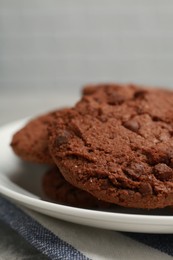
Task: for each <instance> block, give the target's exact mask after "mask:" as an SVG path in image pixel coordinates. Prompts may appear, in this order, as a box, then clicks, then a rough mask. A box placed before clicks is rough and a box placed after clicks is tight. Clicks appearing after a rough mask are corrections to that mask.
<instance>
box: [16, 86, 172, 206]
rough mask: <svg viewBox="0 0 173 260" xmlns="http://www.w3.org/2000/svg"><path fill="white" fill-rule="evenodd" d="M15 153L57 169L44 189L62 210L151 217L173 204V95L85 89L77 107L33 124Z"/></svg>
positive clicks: (21, 135) (19, 135)
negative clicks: (138, 211)
mask: <svg viewBox="0 0 173 260" xmlns="http://www.w3.org/2000/svg"><path fill="white" fill-rule="evenodd" d="M33 132H34V136H33ZM11 145H12V148H13V150H14V152H15V153H16V154H17V155H18V156H20V157H21V158H22V159H23V160H29V161H32V162H39V163H49V164H52V165H56V167H55V166H53V169H51V170H50V171H49V172H47V173H46V174H45V176H44V179H43V188H44V191H45V193H46V194H47V196H48V197H50V198H51V199H53V200H54V201H57V202H59V203H63V204H67V205H72V206H79V207H91V208H95V207H109V206H110V205H114V204H116V205H120V206H123V207H132V208H147V209H153V208H163V207H166V206H169V205H172V204H173V92H172V91H169V90H162V89H156V88H144V87H141V86H136V85H119V84H99V85H95V86H88V87H85V88H84V89H83V96H82V98H81V100H79V102H78V103H77V104H75V106H74V107H72V108H67V109H61V110H57V111H54V112H52V113H49V114H47V115H43V116H40V117H38V118H36V119H34V120H32V121H30V122H29V123H28V124H27V125H26V126H25V127H24V128H23V129H21V130H20V131H19V132H17V133H16V134H15V135H14V136H13V139H12V143H11Z"/></svg>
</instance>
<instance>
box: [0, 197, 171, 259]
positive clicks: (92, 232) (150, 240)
mask: <svg viewBox="0 0 173 260" xmlns="http://www.w3.org/2000/svg"><path fill="white" fill-rule="evenodd" d="M0 220H1V221H3V222H5V223H6V224H7V225H9V226H10V227H11V228H12V229H14V230H15V231H17V233H18V234H19V236H21V237H23V238H24V239H25V240H26V241H28V242H29V243H30V244H31V245H32V246H33V247H35V248H36V249H37V250H38V251H39V252H40V253H42V256H43V257H41V258H39V259H66V260H71V259H77V260H78V259H79V260H85V259H96V260H97V259H98V260H100V259H115V260H116V259H133V260H135V259H138V260H140V259H141V260H143V259H145V260H149V259H152V260H154V259H156V260H161V259H165V260H167V259H173V258H172V257H173V235H172V234H164V235H163V234H142V233H122V232H115V231H110V230H103V229H98V228H91V227H87V226H81V225H77V224H73V223H69V222H65V221H62V220H58V219H54V218H51V217H48V216H45V215H42V214H40V213H37V212H34V211H32V210H29V209H27V208H25V207H23V206H19V205H15V204H13V203H12V202H10V201H9V200H7V199H5V198H4V197H0ZM46 256H47V258H44V257H46ZM0 259H1V257H0ZM15 259H16V258H15ZM27 259H28V258H27ZM32 259H34V258H32ZM37 259H38V258H37Z"/></svg>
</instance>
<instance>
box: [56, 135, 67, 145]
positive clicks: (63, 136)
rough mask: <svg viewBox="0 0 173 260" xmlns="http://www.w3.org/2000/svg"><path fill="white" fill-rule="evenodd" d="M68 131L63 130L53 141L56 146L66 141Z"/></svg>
mask: <svg viewBox="0 0 173 260" xmlns="http://www.w3.org/2000/svg"><path fill="white" fill-rule="evenodd" d="M68 136H69V133H68V132H67V131H65V132H64V133H63V134H62V135H59V136H58V137H57V139H56V141H55V144H56V146H61V145H62V144H67V143H68Z"/></svg>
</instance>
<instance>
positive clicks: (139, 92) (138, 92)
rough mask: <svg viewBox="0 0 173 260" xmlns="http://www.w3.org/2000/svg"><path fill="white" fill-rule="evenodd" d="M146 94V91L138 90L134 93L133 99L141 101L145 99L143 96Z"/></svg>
mask: <svg viewBox="0 0 173 260" xmlns="http://www.w3.org/2000/svg"><path fill="white" fill-rule="evenodd" d="M146 94H147V91H146V90H139V91H136V92H135V94H134V98H135V99H136V98H141V99H143V98H144V97H145V95H146Z"/></svg>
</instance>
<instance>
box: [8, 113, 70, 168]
mask: <svg viewBox="0 0 173 260" xmlns="http://www.w3.org/2000/svg"><path fill="white" fill-rule="evenodd" d="M66 110H67V109H62V110H56V111H52V112H50V113H47V114H44V115H41V116H38V117H36V118H34V119H32V120H31V121H29V122H28V123H27V124H26V125H25V126H24V127H23V128H22V129H20V130H19V131H18V132H16V133H15V134H14V135H13V138H12V141H11V147H12V149H13V151H14V152H15V153H16V155H18V156H19V157H20V158H21V159H23V160H26V161H30V162H35V163H43V164H44V163H45V164H54V162H53V159H52V157H51V156H50V153H49V150H48V133H47V127H48V125H49V124H50V122H51V121H52V119H54V118H56V117H57V116H58V114H61V116H63V114H64V113H65V112H66Z"/></svg>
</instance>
